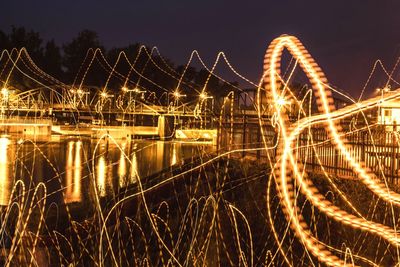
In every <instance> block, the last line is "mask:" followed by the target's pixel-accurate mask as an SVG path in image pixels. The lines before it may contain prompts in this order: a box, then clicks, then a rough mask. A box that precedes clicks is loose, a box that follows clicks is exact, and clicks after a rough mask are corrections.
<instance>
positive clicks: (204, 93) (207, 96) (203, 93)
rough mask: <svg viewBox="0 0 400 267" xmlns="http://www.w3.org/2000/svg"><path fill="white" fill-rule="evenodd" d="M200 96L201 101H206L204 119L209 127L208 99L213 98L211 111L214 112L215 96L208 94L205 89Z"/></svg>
mask: <svg viewBox="0 0 400 267" xmlns="http://www.w3.org/2000/svg"><path fill="white" fill-rule="evenodd" d="M199 97H200V100H201V102H203V101H206V103H205V106H204V121H205V122H204V124H205V126H206V127H207V99H212V103H211V109H212V111H211V112H213V111H214V97H213V96H209V95H207V93H206V92H204V91H203V92H201V93H200V95H199ZM200 112H201V104H200ZM200 116H201V115H200Z"/></svg>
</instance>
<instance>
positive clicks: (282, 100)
mask: <svg viewBox="0 0 400 267" xmlns="http://www.w3.org/2000/svg"><path fill="white" fill-rule="evenodd" d="M276 104H278V106H285V105H287V104H289V101H287V100H286V99H285V98H283V97H280V98H278V100H276Z"/></svg>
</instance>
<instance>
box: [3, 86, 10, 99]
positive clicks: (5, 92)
mask: <svg viewBox="0 0 400 267" xmlns="http://www.w3.org/2000/svg"><path fill="white" fill-rule="evenodd" d="M1 94H2V95H3V97H8V94H9V91H8V89H7V88H5V87H3V88H2V89H1Z"/></svg>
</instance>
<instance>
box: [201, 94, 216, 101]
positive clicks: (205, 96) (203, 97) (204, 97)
mask: <svg viewBox="0 0 400 267" xmlns="http://www.w3.org/2000/svg"><path fill="white" fill-rule="evenodd" d="M199 96H200V98H201V99H203V100H204V99H208V98H213V97H212V96H209V95H207V94H206V93H201V94H200V95H199Z"/></svg>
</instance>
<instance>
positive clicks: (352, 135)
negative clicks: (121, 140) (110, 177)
mask: <svg viewBox="0 0 400 267" xmlns="http://www.w3.org/2000/svg"><path fill="white" fill-rule="evenodd" d="M262 121H268V118H263V120H262ZM348 125H349V123H348V122H346V123H344V124H343V129H344V130H343V133H345V134H344V135H343V137H344V139H345V140H346V145H348V148H349V152H350V153H351V155H352V156H353V157H354V158H355V159H356V160H358V161H362V162H364V163H365V165H366V166H367V167H368V168H370V169H371V170H372V171H373V172H374V173H376V175H377V176H378V177H380V178H383V177H386V178H387V179H388V180H389V181H391V182H394V183H397V181H398V178H400V170H399V168H400V134H399V132H397V129H395V128H393V126H381V125H375V126H374V127H365V126H364V127H362V126H361V128H359V129H358V130H357V129H356V130H355V129H352V130H349V127H348ZM261 127H262V129H263V131H261ZM277 138H278V137H277V134H276V132H275V129H274V128H273V127H272V126H271V125H270V124H268V123H267V124H265V125H262V126H260V122H259V120H258V118H255V117H254V116H247V115H235V116H233V117H230V116H226V117H225V118H224V120H223V121H222V122H221V123H220V127H219V129H218V150H219V151H221V152H224V151H232V150H238V152H236V153H234V154H235V155H236V156H239V157H251V158H254V160H259V161H266V160H267V153H268V154H269V156H271V157H274V156H275V153H276V151H275V149H272V150H268V151H267V150H261V149H257V148H263V147H266V146H267V147H273V146H274V145H275V144H276V140H277ZM263 140H264V141H265V142H266V143H264V141H263ZM265 145H266V146H265ZM252 149H254V150H252ZM295 152H296V154H297V157H298V160H299V161H300V162H302V163H303V164H304V166H306V168H307V170H309V171H310V172H313V173H323V172H324V171H326V172H328V173H329V174H330V175H333V176H337V177H341V178H355V174H354V172H353V170H352V168H351V166H350V164H349V162H347V161H346V159H345V157H344V156H343V155H342V154H340V152H338V150H337V149H335V146H334V145H333V144H332V142H331V140H329V137H328V134H327V132H326V131H325V129H324V128H312V129H309V130H307V131H305V132H303V133H302V134H301V135H300V136H299V138H298V143H297V148H296V151H295Z"/></svg>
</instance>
